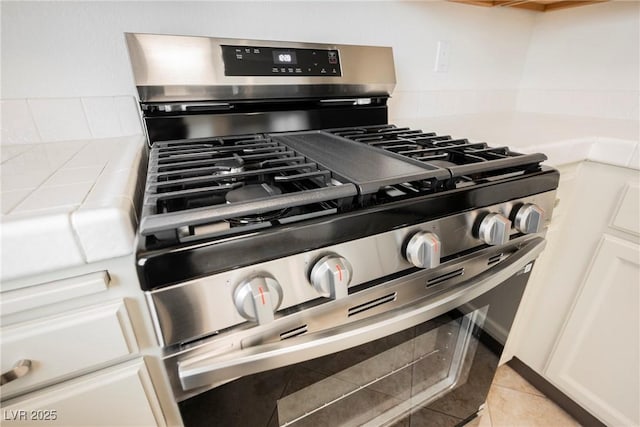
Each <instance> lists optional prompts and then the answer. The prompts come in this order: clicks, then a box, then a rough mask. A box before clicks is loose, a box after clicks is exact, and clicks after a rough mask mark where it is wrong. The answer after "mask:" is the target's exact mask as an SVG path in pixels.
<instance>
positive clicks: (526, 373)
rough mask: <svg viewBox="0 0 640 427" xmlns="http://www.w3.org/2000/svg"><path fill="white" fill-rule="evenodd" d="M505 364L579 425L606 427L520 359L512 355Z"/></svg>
mask: <svg viewBox="0 0 640 427" xmlns="http://www.w3.org/2000/svg"><path fill="white" fill-rule="evenodd" d="M507 364H508V365H509V366H510V367H511V368H512V369H513V370H514V371H516V372H517V373H518V374H520V376H521V377H522V378H524V379H525V380H527V381H529V382H530V383H531V385H533V386H534V387H535V388H537V389H538V390H540V391H541V392H542V393H544V395H545V396H547V397H548V398H549V399H550V400H552V401H553V402H554V403H555V404H556V405H558V406H559V407H561V408H562V409H564V410H565V411H566V412H567V413H568V414H569V415H571V416H572V417H573V418H575V420H576V421H578V422H579V423H580V424H581V425H583V426H585V427H606V424H603V423H602V422H601V421H600V420H599V419H597V418H596V417H594V416H593V415H591V414H590V413H589V412H588V411H587V410H585V409H584V408H583V407H582V406H580V405H578V404H577V403H575V402H574V401H573V400H571V399H570V398H569V396H567V395H566V394H564V393H563V392H562V391H560V390H558V389H557V388H556V387H555V386H554V385H553V384H551V383H550V382H549V381H547V380H546V379H544V377H542V376H541V375H540V374H538V373H537V372H536V371H534V370H533V369H531V368H530V367H529V366H527V365H526V364H525V363H524V362H523V361H522V360H520V359H518V358H517V357H514V358H513V359H511V360H510V361H509V362H507Z"/></svg>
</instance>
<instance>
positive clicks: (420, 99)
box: [0, 1, 639, 143]
mask: <svg viewBox="0 0 640 427" xmlns="http://www.w3.org/2000/svg"><path fill="white" fill-rule="evenodd" d="M638 8H639V4H638V2H608V3H604V4H601V5H594V6H586V7H579V8H571V9H566V10H561V11H554V12H550V13H537V12H532V11H525V10H518V9H511V8H500V7H495V8H483V7H474V6H469V5H463V4H457V3H451V2H443V1H439V2H435V1H420V2H399V1H384V2H379V1H359V2H347V1H333V2H332V1H296V2H275V1H271V2H244V1H235V2H214V1H198V2H180V1H159V2H155V1H154V2H151V1H148V2H147V1H144V2H128V1H127V2H119V1H111V2H97V1H84V2H28V1H16V2H7V1H3V2H2V4H1V12H2V13H1V20H2V22H1V23H2V27H1V34H2V53H1V54H2V74H1V79H2V80H1V86H0V90H1V93H0V97H1V98H2V103H1V106H2V143H20V142H23V143H24V142H26V143H29V142H39V141H50V140H64V139H70V138H78V137H107V136H118V135H121V134H131V133H136V132H140V126H139V123H135V121H137V118H136V117H135V116H133V114H134V112H135V104H134V102H133V97H134V96H135V87H134V84H133V80H132V76H131V70H130V67H129V60H128V56H127V52H126V48H125V43H124V37H123V33H124V32H127V31H130V32H157V33H174V34H193V35H208V36H220V37H232V38H233V37H238V38H257V39H274V40H296V41H297V40H301V41H317V42H328V43H331V42H335V43H356V44H374V45H387V46H392V47H393V48H394V55H395V60H396V70H397V80H398V85H397V87H396V91H395V93H394V94H393V98H392V100H391V101H390V116H391V119H392V120H397V121H398V122H401V119H402V118H414V117H425V116H441V115H453V114H464V113H481V112H494V111H498V112H501V111H513V110H514V109H515V107H516V105H517V108H518V110H520V111H531V112H545V113H561V114H572V115H587V116H600V117H613V118H635V119H637V116H638V75H639V70H638V21H639V19H638ZM439 40H445V41H448V42H449V45H450V61H449V67H448V72H446V73H436V72H434V62H435V56H436V46H437V42H438V41H439ZM43 98H44V99H43ZM132 116H133V120H132ZM63 125H64V126H63Z"/></svg>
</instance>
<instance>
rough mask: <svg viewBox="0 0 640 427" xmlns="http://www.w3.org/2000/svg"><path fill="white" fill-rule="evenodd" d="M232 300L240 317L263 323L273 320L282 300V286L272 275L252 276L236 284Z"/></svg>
mask: <svg viewBox="0 0 640 427" xmlns="http://www.w3.org/2000/svg"><path fill="white" fill-rule="evenodd" d="M233 300H234V302H235V305H236V308H237V309H238V312H239V313H240V315H241V316H242V317H244V318H245V319H247V320H252V321H257V322H258V323H259V324H260V325H263V324H265V323H269V322H272V321H273V319H274V317H273V313H274V312H275V311H276V310H277V309H278V307H279V306H280V303H281V302H282V288H281V287H280V284H279V283H278V281H277V280H276V279H274V278H273V277H270V276H267V275H259V276H254V277H251V278H249V279H247V280H245V281H243V282H242V283H240V285H238V287H237V288H236V290H235V292H234V293H233Z"/></svg>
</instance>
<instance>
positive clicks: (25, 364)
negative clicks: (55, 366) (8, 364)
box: [0, 359, 31, 385]
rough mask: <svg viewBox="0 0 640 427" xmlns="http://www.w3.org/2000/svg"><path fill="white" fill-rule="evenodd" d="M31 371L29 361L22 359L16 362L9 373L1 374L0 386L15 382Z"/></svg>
mask: <svg viewBox="0 0 640 427" xmlns="http://www.w3.org/2000/svg"><path fill="white" fill-rule="evenodd" d="M30 370H31V360H29V359H22V360H18V361H17V362H16V364H15V365H13V368H12V369H11V370H10V371H7V372H5V373H3V374H2V377H0V385H5V384H8V383H10V382H11V381H13V380H17V379H18V378H20V377H24V376H25V375H27V374H28V373H29V371H30Z"/></svg>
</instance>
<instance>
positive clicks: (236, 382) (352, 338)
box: [127, 34, 558, 426]
mask: <svg viewBox="0 0 640 427" xmlns="http://www.w3.org/2000/svg"><path fill="white" fill-rule="evenodd" d="M127 43H128V47H129V53H130V57H131V62H132V66H133V71H134V77H135V81H136V85H137V88H138V93H139V96H140V106H141V110H142V114H143V117H144V122H145V126H146V129H147V133H148V136H149V144H150V155H149V168H148V174H147V183H146V188H145V196H144V207H143V212H142V218H141V221H140V231H139V247H138V252H137V262H138V272H139V277H140V281H141V285H142V288H143V290H144V291H145V292H146V295H147V300H148V305H149V310H150V312H151V315H152V318H153V320H154V323H155V329H156V334H157V337H158V340H159V342H160V344H161V346H162V347H163V349H164V356H163V358H164V366H165V368H166V373H167V376H168V378H169V381H170V382H171V386H172V389H173V394H174V397H175V400H176V402H178V406H179V408H180V413H181V415H182V419H183V422H184V424H185V425H187V426H198V425H203V426H205V425H206V426H210V425H221V426H289V425H293V426H306V425H313V426H339V425H348V426H352V425H366V426H383V425H398V426H405V425H406V426H428V425H461V424H464V423H466V422H468V421H469V420H471V419H473V418H474V417H475V416H476V414H477V413H478V411H479V410H480V409H481V407H482V405H483V402H484V401H485V399H486V396H487V392H488V390H489V386H490V384H491V381H492V378H493V375H494V373H495V370H496V368H497V365H498V360H499V358H500V355H501V352H502V349H503V346H504V344H505V341H506V339H507V337H508V333H509V329H510V327H511V324H512V322H513V319H514V317H515V314H516V311H517V309H518V305H519V302H520V299H521V297H522V294H523V292H524V289H525V285H526V282H527V279H528V277H529V274H530V271H531V268H532V265H533V262H534V260H535V259H536V257H537V256H538V254H539V253H540V252H541V251H542V249H543V247H544V244H545V241H544V230H545V226H546V224H547V223H548V221H549V220H550V218H551V213H552V210H553V203H554V200H555V189H556V187H557V185H558V173H557V171H555V170H554V169H551V168H548V167H545V166H544V165H542V164H541V163H542V162H543V161H544V160H545V159H546V157H545V156H544V155H542V154H528V155H524V154H519V153H516V152H513V151H511V150H510V149H509V148H508V147H490V146H488V145H487V144H485V143H472V142H469V141H468V140H466V139H455V138H452V137H450V136H447V135H436V134H435V133H432V132H429V131H428V129H427V130H424V131H423V130H419V129H408V128H403V127H398V126H395V125H392V124H388V122H387V100H388V99H389V97H390V96H391V93H392V91H393V88H394V86H395V71H394V62H393V54H392V50H391V48H385V47H371V46H351V45H323V44H311V43H294V42H275V41H256V40H235V39H214V38H207V37H184V36H164V35H151V34H127Z"/></svg>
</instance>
